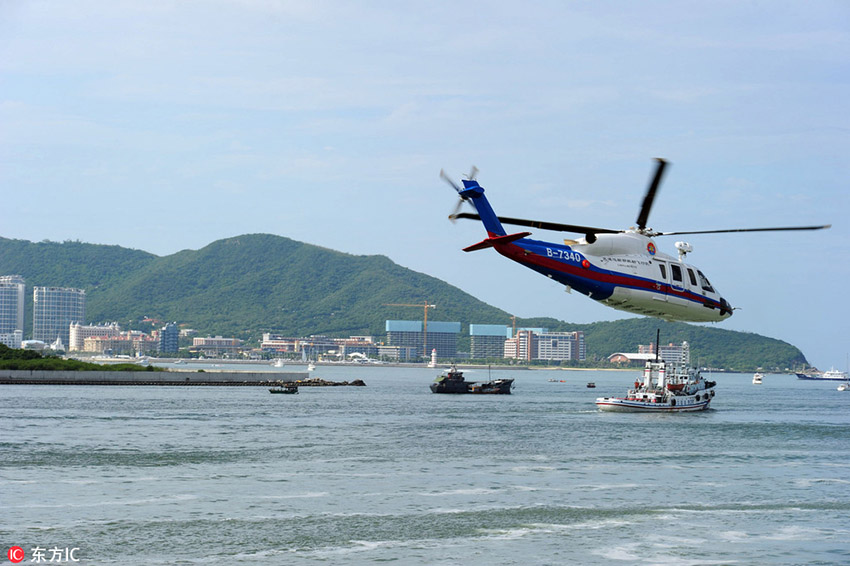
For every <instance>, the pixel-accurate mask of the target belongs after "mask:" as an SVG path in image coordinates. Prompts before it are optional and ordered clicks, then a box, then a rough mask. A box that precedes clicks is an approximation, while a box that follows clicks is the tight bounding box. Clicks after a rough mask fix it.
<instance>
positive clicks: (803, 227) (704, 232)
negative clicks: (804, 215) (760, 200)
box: [653, 224, 832, 236]
mask: <svg viewBox="0 0 850 566" xmlns="http://www.w3.org/2000/svg"><path fill="white" fill-rule="evenodd" d="M831 227H832V224H824V225H823V226H784V227H777V228H731V229H728V230H693V231H688V232H658V233H656V234H653V235H654V236H678V235H681V234H725V233H728V232H784V231H788V230H824V229H826V228H831Z"/></svg>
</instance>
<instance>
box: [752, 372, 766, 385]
mask: <svg viewBox="0 0 850 566" xmlns="http://www.w3.org/2000/svg"><path fill="white" fill-rule="evenodd" d="M762 378H764V375H762V374H761V373H759V372H755V373H754V374H753V385H761V380H762Z"/></svg>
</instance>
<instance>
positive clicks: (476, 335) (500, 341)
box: [469, 324, 511, 360]
mask: <svg viewBox="0 0 850 566" xmlns="http://www.w3.org/2000/svg"><path fill="white" fill-rule="evenodd" d="M469 336H470V350H471V352H472V357H473V358H475V359H479V360H480V359H485V358H502V357H504V355H505V340H507V339H508V338H510V337H511V328H510V327H509V326H505V325H503V324H470V325H469Z"/></svg>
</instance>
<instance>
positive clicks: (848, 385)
mask: <svg viewBox="0 0 850 566" xmlns="http://www.w3.org/2000/svg"><path fill="white" fill-rule="evenodd" d="M837 389H838V390H839V391H850V381H845V382H844V383H842V384H841V385H839V386H838V388H837Z"/></svg>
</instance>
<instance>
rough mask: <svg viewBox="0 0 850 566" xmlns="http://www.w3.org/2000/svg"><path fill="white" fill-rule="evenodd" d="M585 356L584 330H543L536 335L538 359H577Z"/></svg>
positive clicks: (580, 359) (582, 359) (581, 359)
mask: <svg viewBox="0 0 850 566" xmlns="http://www.w3.org/2000/svg"><path fill="white" fill-rule="evenodd" d="M585 357H586V354H585V345H584V332H582V331H578V332H543V333H541V334H539V335H538V336H537V359H538V360H578V361H584V360H585Z"/></svg>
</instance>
